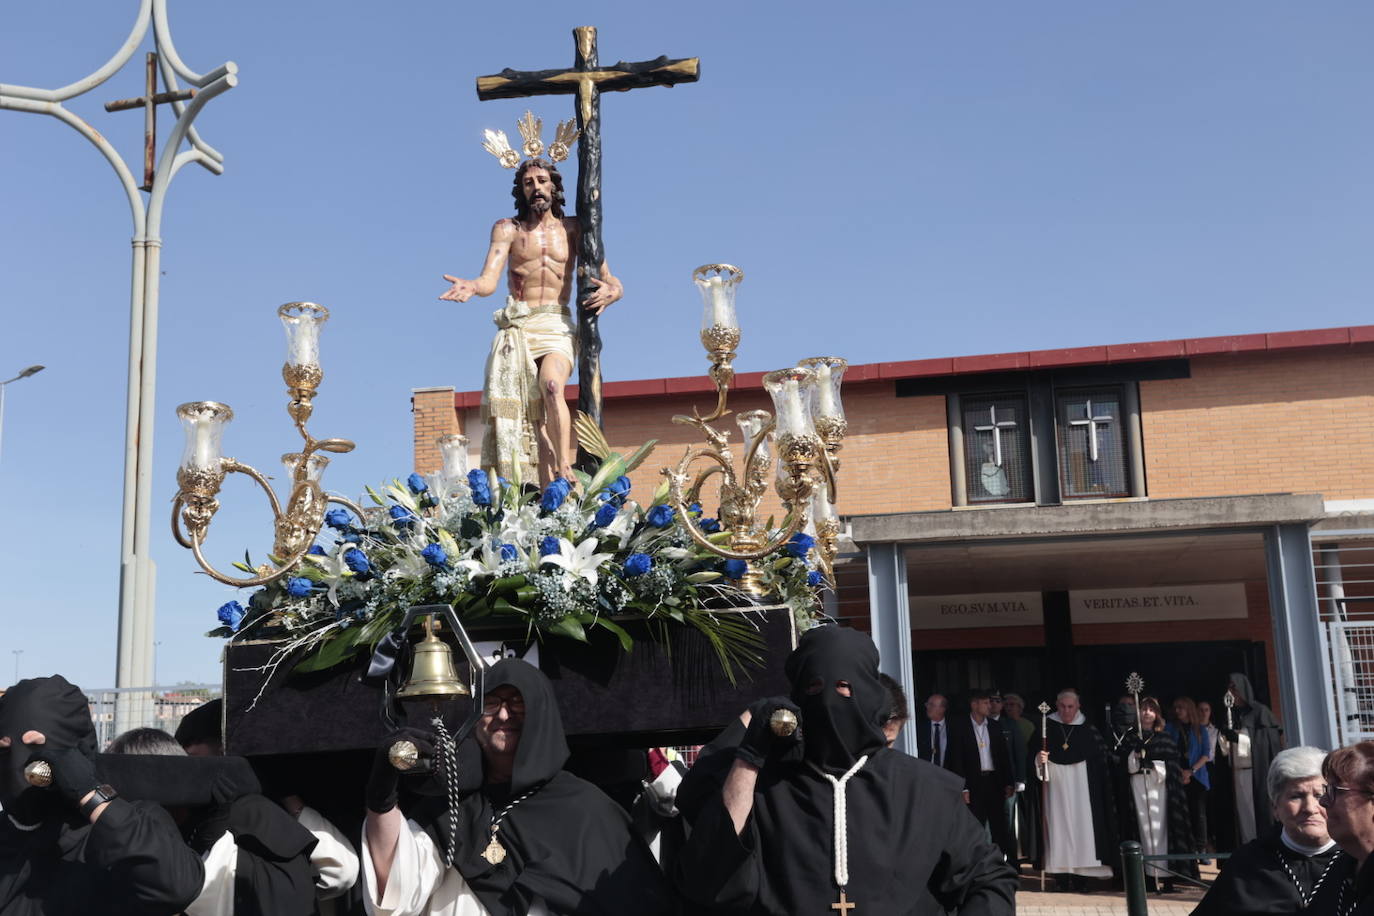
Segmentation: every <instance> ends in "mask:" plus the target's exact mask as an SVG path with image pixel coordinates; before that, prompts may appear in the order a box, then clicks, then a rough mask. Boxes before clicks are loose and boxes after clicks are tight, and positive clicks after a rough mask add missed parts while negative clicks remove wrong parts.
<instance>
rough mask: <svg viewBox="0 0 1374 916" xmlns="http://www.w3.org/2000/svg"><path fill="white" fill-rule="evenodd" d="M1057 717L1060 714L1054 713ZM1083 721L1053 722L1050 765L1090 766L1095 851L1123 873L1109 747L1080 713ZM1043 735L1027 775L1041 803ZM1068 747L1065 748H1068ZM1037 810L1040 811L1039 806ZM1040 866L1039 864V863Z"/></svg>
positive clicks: (1035, 741) (1035, 739)
mask: <svg viewBox="0 0 1374 916" xmlns="http://www.w3.org/2000/svg"><path fill="white" fill-rule="evenodd" d="M1050 715H1051V716H1057V715H1058V713H1050ZM1079 716H1080V718H1082V719H1083V721H1082V722H1081V723H1080V724H1078V725H1069V726H1066V725H1064V724H1063V723H1062V722H1060V721H1059V720H1058V719H1057V718H1053V719H1050V720H1049V742H1048V747H1047V749H1048V750H1049V752H1050V762H1051V763H1058V764H1063V765H1064V766H1071V765H1073V764H1075V763H1085V762H1086V763H1087V765H1088V772H1087V776H1088V803H1089V804H1090V805H1091V806H1092V817H1093V847H1094V850H1095V852H1096V853H1097V860H1098V861H1099V862H1101V863H1102V864H1103V865H1106V866H1108V867H1109V868H1111V869H1112V871H1113V872H1115V871H1118V870H1119V863H1120V859H1121V851H1120V850H1119V849H1118V848H1117V838H1116V836H1117V835H1116V812H1115V810H1114V807H1113V806H1114V801H1113V799H1114V795H1113V793H1112V786H1111V779H1110V775H1109V773H1108V769H1107V745H1106V742H1104V741H1103V740H1102V733H1101V732H1099V731H1098V730H1097V728H1096V727H1094V726H1093V724H1092V723H1091V722H1089V721H1087V718H1086V717H1084V716H1083V714H1082V713H1081V712H1080V713H1079ZM1040 744H1041V734H1040V728H1039V726H1036V729H1035V732H1034V733H1033V734H1032V735H1031V740H1030V748H1031V751H1030V754H1029V755H1028V761H1027V762H1028V766H1027V770H1026V775H1027V776H1028V777H1029V781H1028V782H1027V783H1026V791H1027V792H1029V793H1034V795H1035V798H1036V799H1037V801H1038V800H1039V799H1040V798H1041V787H1042V786H1043V785H1044V784H1043V783H1042V782H1041V781H1040V774H1039V768H1038V767H1037V766H1036V765H1035V756H1036V755H1037V754H1039V753H1040ZM1065 744H1067V745H1068V747H1067V748H1065V747H1064V745H1065ZM1037 807H1039V806H1038V805H1037ZM1043 828H1044V821H1043V819H1042V821H1041V835H1040V844H1039V849H1038V851H1039V853H1040V860H1041V861H1043V858H1044V851H1045V837H1044V829H1043ZM1037 864H1039V863H1037Z"/></svg>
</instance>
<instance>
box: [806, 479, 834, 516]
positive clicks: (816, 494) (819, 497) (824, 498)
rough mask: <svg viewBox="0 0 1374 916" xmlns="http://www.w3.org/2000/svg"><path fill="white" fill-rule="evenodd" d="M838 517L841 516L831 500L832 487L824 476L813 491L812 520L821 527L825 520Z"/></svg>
mask: <svg viewBox="0 0 1374 916" xmlns="http://www.w3.org/2000/svg"><path fill="white" fill-rule="evenodd" d="M837 518H839V516H838V515H837V514H836V513H835V506H834V504H832V503H831V502H830V487H829V486H828V485H827V484H826V482H825V479H824V478H822V479H821V480H820V481H818V482H817V483H816V489H815V490H814V491H812V493H811V520H812V521H813V522H815V523H816V525H817V526H818V527H819V526H821V524H822V523H823V522H827V521H833V520H835V519H837Z"/></svg>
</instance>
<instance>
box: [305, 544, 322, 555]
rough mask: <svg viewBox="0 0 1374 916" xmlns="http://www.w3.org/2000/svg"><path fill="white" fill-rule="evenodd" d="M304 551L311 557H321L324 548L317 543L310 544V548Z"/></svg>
mask: <svg viewBox="0 0 1374 916" xmlns="http://www.w3.org/2000/svg"><path fill="white" fill-rule="evenodd" d="M306 553H308V554H310V555H311V556H312V557H322V556H324V555H325V554H324V548H323V547H321V546H320V545H319V544H311V545H310V549H309V550H307V551H306Z"/></svg>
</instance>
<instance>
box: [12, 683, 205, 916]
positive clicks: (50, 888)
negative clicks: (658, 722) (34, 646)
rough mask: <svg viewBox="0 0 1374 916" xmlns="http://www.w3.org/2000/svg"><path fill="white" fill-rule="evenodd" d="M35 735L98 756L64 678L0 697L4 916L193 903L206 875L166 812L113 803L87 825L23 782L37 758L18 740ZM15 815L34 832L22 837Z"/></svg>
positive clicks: (174, 909)
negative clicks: (4, 742) (4, 740)
mask: <svg viewBox="0 0 1374 916" xmlns="http://www.w3.org/2000/svg"><path fill="white" fill-rule="evenodd" d="M29 729H36V730H38V731H41V732H43V734H44V735H45V736H46V737H47V739H48V741H49V742H50V743H51V744H52V745H54V746H64V747H75V748H79V749H81V750H82V751H84V752H85V753H87V754H88V755H89V756H92V757H94V756H95V729H94V727H93V726H92V724H91V717H90V711H89V707H88V706H87V701H86V698H85V695H84V694H82V693H81V691H80V690H79V689H77V688H76V687H75V686H73V685H72V684H70V683H68V682H67V681H66V680H65V679H64V678H62V677H60V676H55V677H50V678H34V679H30V680H24V681H20V682H19V683H18V684H16V685H15V686H14V687H11V688H10V689H9V691H8V692H7V693H6V694H5V696H4V697H0V736H5V737H9V738H10V740H11V741H12V742H13V744H12V746H11V747H10V748H9V749H2V750H0V805H3V807H4V809H5V814H3V815H0V916H40V914H43V916H48V914H51V916H57V914H63V916H65V914H72V913H102V914H116V916H122V914H126V913H127V914H133V913H138V914H141V916H147V914H163V913H165V914H172V913H179V912H181V910H183V909H185V908H186V907H187V906H188V905H189V904H190V903H191V902H192V901H193V900H195V898H196V897H197V896H198V895H199V894H200V889H201V886H202V884H203V883H204V881H205V868H204V866H203V865H202V864H201V861H200V858H199V856H197V855H196V854H195V853H194V852H192V851H191V849H190V848H189V847H187V845H186V844H185V842H183V841H182V838H181V835H180V833H179V832H178V831H177V827H176V825H175V824H174V823H173V822H172V818H171V817H170V816H169V815H168V814H167V812H166V811H164V810H163V809H162V808H161V807H160V806H158V805H156V804H153V803H151V802H130V801H128V800H126V799H123V798H116V799H115V800H114V801H112V802H110V803H109V805H108V806H107V807H106V808H105V810H104V812H102V813H101V815H100V818H99V819H98V820H96V822H95V823H94V824H91V823H89V822H88V821H87V820H86V819H84V818H82V817H80V815H79V814H77V813H76V812H75V811H73V810H71V805H70V804H68V803H67V802H65V801H63V800H62V799H60V798H58V797H57V795H56V793H55V792H53V791H51V790H48V789H37V788H34V787H32V786H29V785H28V784H27V783H26V782H25V781H24V779H23V769H24V766H25V765H26V764H27V763H28V760H29V757H30V755H31V751H29V750H27V749H25V748H23V746H22V745H21V744H20V741H19V737H20V735H22V734H23V733H24V732H25V731H27V730H29ZM115 788H116V790H117V789H118V788H119V786H117V785H116V786H115ZM15 814H24V815H25V817H24V820H25V821H26V822H27V823H29V824H36V825H37V827H36V829H34V830H30V831H23V830H19V829H18V828H17V827H16V826H15V823H14V821H13V820H11V815H15Z"/></svg>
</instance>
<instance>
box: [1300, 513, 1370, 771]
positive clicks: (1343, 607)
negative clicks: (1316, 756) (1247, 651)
mask: <svg viewBox="0 0 1374 916" xmlns="http://www.w3.org/2000/svg"><path fill="white" fill-rule="evenodd" d="M1362 534H1364V536H1365V537H1366V538H1367V537H1369V536H1370V535H1374V532H1362ZM1312 566H1313V569H1314V570H1315V573H1316V585H1317V613H1318V616H1319V618H1320V620H1321V622H1322V634H1323V636H1324V637H1325V638H1324V640H1323V642H1324V643H1325V645H1324V646H1323V649H1324V652H1325V654H1326V661H1327V670H1328V674H1329V684H1330V689H1331V691H1332V696H1333V698H1334V700H1335V703H1334V704H1333V705H1334V706H1335V709H1336V733H1337V736H1338V738H1339V743H1340V744H1341V745H1348V744H1353V743H1354V742H1356V741H1367V740H1370V739H1374V541H1369V540H1360V539H1359V537H1358V536H1350V537H1348V538H1345V539H1342V540H1330V541H1326V540H1322V541H1316V540H1314V542H1313V545H1312Z"/></svg>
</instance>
